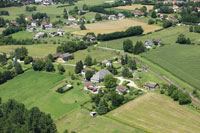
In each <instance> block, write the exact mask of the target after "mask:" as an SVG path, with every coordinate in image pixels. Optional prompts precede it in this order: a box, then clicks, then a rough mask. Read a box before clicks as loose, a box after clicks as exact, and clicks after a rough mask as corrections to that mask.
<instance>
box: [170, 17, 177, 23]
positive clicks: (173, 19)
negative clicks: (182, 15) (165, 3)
mask: <svg viewBox="0 0 200 133" xmlns="http://www.w3.org/2000/svg"><path fill="white" fill-rule="evenodd" d="M168 20H170V21H172V23H179V21H178V19H176V18H169V19H168Z"/></svg>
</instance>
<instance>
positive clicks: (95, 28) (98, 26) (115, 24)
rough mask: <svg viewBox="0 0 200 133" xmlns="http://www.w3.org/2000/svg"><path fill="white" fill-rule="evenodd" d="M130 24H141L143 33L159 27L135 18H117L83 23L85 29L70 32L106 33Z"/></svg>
mask: <svg viewBox="0 0 200 133" xmlns="http://www.w3.org/2000/svg"><path fill="white" fill-rule="evenodd" d="M131 26H142V28H143V29H144V33H148V32H153V31H155V30H158V29H161V27H160V26H156V25H148V24H147V23H144V22H141V21H139V20H136V19H119V20H113V21H102V22H97V23H93V24H85V27H86V28H87V30H82V31H74V32H72V34H76V35H85V34H86V33H88V32H94V33H95V34H96V35H97V34H99V33H100V34H106V33H112V32H116V31H125V30H126V29H127V28H129V27H131ZM70 27H73V28H77V27H79V26H78V25H75V26H70Z"/></svg>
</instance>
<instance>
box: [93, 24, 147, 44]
mask: <svg viewBox="0 0 200 133" xmlns="http://www.w3.org/2000/svg"><path fill="white" fill-rule="evenodd" d="M143 32H144V30H143V29H142V27H141V26H133V27H129V28H128V29H127V30H126V31H121V32H113V33H108V34H98V35H97V39H98V40H99V41H108V40H114V39H120V38H124V37H129V36H136V35H141V34H142V33H143Z"/></svg>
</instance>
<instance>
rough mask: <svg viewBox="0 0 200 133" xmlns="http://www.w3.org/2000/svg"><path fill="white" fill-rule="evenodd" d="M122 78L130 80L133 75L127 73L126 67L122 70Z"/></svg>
mask: <svg viewBox="0 0 200 133" xmlns="http://www.w3.org/2000/svg"><path fill="white" fill-rule="evenodd" d="M122 76H123V77H125V78H132V77H133V75H132V73H131V72H129V69H128V68H127V67H125V68H124V70H123V71H122Z"/></svg>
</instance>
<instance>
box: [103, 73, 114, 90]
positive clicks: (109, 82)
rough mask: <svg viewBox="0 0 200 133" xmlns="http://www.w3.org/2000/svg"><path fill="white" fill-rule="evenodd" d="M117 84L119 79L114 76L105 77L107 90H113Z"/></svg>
mask: <svg viewBox="0 0 200 133" xmlns="http://www.w3.org/2000/svg"><path fill="white" fill-rule="evenodd" d="M116 84H117V79H116V78H114V76H113V75H111V74H108V75H106V76H105V77H104V85H105V86H106V88H113V87H115V86H116Z"/></svg>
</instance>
